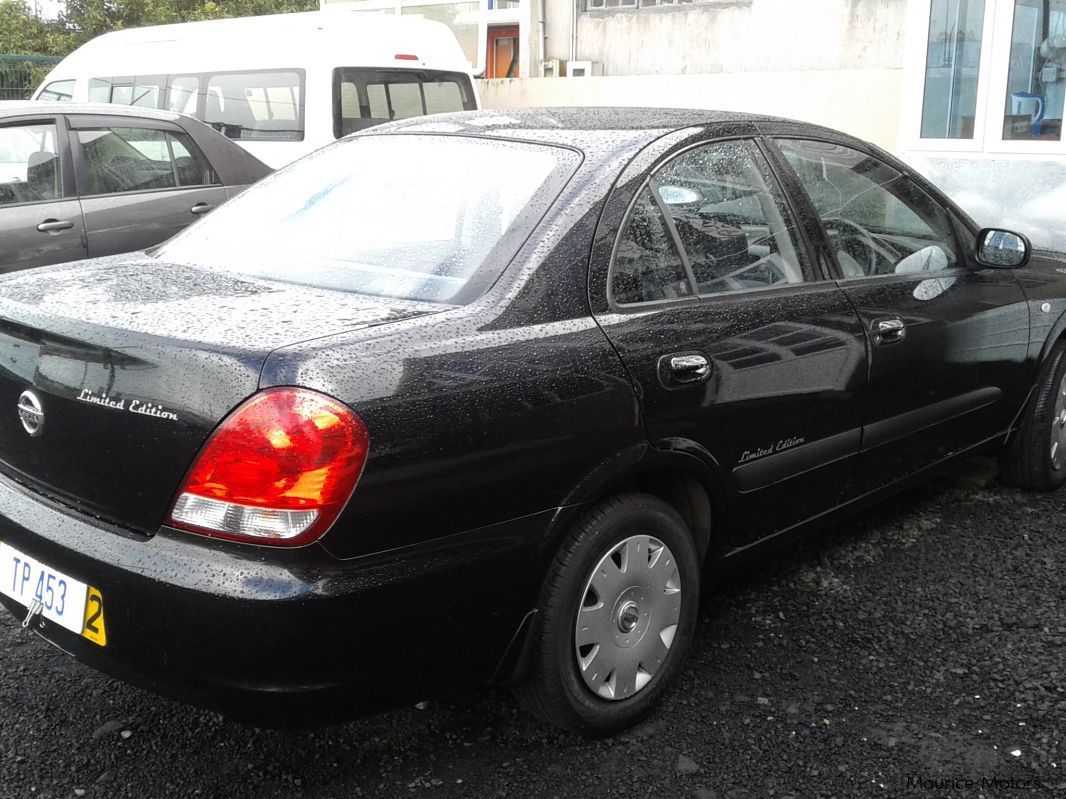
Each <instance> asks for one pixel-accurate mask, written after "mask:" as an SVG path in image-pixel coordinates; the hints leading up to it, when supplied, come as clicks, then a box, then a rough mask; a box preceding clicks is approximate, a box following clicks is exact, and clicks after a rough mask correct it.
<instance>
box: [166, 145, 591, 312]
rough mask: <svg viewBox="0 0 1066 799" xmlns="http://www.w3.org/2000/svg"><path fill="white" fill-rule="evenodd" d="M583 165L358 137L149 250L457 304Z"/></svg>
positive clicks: (537, 150) (566, 158) (295, 279)
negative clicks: (470, 286) (578, 167)
mask: <svg viewBox="0 0 1066 799" xmlns="http://www.w3.org/2000/svg"><path fill="white" fill-rule="evenodd" d="M578 160H579V157H578V156H577V154H576V153H574V152H573V151H570V150H567V149H563V148H559V147H551V146H544V145H536V144H528V143H520V142H506V141H499V140H495V139H485V138H473V137H461V136H438V135H402V134H401V135H384V136H379V135H370V136H359V137H355V138H351V139H346V140H343V141H340V142H338V143H337V144H335V145H332V146H330V147H326V148H324V149H322V150H320V151H318V152H316V153H313V154H312V155H310V156H308V157H306V158H304V159H301V160H300V161H298V162H297V163H295V164H293V165H291V166H289V167H288V168H286V169H283V170H281V171H280V172H277V173H275V174H274V175H271V176H270V177H268V178H266V179H264V180H263V181H261V182H260V183H258V184H257V185H256V186H254V187H252V188H251V189H249V190H248V191H246V192H245V193H244V194H242V195H241V196H239V197H237V198H236V199H234V200H233V201H231V202H229V203H226V204H225V205H224V206H222V207H221V208H219V209H218V210H217V211H215V212H213V213H212V214H211V215H210V216H208V217H207V218H205V219H204V220H203V221H202V222H200V223H198V224H196V225H193V226H191V227H190V228H188V229H187V230H186V231H184V232H183V233H181V234H179V235H178V236H176V237H175V238H173V239H171V240H170V241H168V242H167V243H166V244H164V245H163V246H161V247H160V248H158V249H157V250H156V251H155V252H154V255H155V257H156V258H158V259H160V260H164V261H168V262H171V263H179V264H189V265H194V266H199V267H204V268H208V269H211V270H217V271H226V272H236V273H240V274H245V275H250V276H254V277H261V278H266V279H270V280H280V281H285V282H290V283H300V284H305V285H312V286H316V287H321V288H331V289H340V290H344V291H352V292H358V293H361V294H373V295H379V296H385V297H397V298H401V299H411V300H422V301H428V302H441V303H448V302H459V301H461V300H460V299H457V298H458V297H459V295H460V292H462V291H463V289H464V288H465V287H466V286H467V285H468V284H471V283H472V282H473V281H474V280H475V278H479V277H487V279H488V280H492V279H494V278H495V277H496V276H498V274H499V272H500V271H501V270H502V269H503V268H504V267H505V266H506V265H507V262H508V261H509V260H510V259H511V257H513V255H514V253H515V252H516V251H517V249H518V247H519V246H520V244H521V242H522V241H523V240H524V239H525V237H526V236H527V235H528V234H529V232H530V231H531V230H532V228H533V226H534V225H535V224H536V223H537V221H538V220H539V219H540V217H541V216H542V215H543V213H544V211H545V209H546V208H547V206H548V204H550V203H551V202H552V200H553V199H554V197H555V195H556V194H557V193H558V191H559V190H560V189H561V187H562V185H563V184H564V183H565V181H566V180H567V179H568V178H569V176H570V175H571V174H572V172H573V170H574V169H575V168H576V166H577V163H578ZM486 273H487V274H486ZM485 282H486V281H485V280H480V279H479V280H478V283H479V285H480V284H483V283H485ZM468 294H469V292H466V293H464V294H463V297H466V296H467V295H468Z"/></svg>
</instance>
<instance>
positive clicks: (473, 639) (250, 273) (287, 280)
mask: <svg viewBox="0 0 1066 799" xmlns="http://www.w3.org/2000/svg"><path fill="white" fill-rule="evenodd" d="M1064 272H1066V260H1064V259H1063V258H1062V257H1055V256H1052V255H1051V254H1049V253H1037V252H1032V251H1031V247H1030V245H1029V243H1028V242H1027V241H1026V240H1025V239H1024V238H1022V237H1021V236H1018V235H1016V234H1013V233H1010V232H1008V231H1001V230H979V229H978V227H977V226H976V225H975V224H974V223H973V222H972V221H971V220H970V219H969V218H968V217H967V216H966V215H965V214H964V213H963V212H961V211H960V210H959V209H958V208H957V207H956V206H954V205H953V204H952V203H951V202H950V201H949V200H947V199H946V198H945V197H944V196H943V195H942V194H941V193H940V192H938V191H937V189H936V188H934V187H933V186H931V185H929V184H928V183H927V182H926V181H924V180H923V179H922V178H921V177H919V176H918V175H915V174H914V173H912V172H910V171H909V170H908V169H907V168H906V167H905V166H903V165H902V164H900V163H899V162H898V161H896V160H895V159H894V158H892V157H891V156H889V155H887V154H885V153H883V152H881V151H880V150H878V149H876V148H875V147H872V146H871V145H869V144H866V143H863V142H861V141H857V140H855V139H852V138H849V137H847V136H844V135H841V134H839V133H835V132H833V131H830V130H825V129H822V128H817V127H812V126H810V125H804V124H798V123H793V122H786V121H782V120H776V119H768V118H756V117H748V116H743V115H739V114H716V113H707V112H695V111H655V110H632V109H627V110H530V111H522V112H518V111H508V112H507V113H493V112H482V113H470V114H456V115H449V116H442V117H435V118H433V119H416V120H409V121H407V122H403V123H397V124H394V125H390V126H386V127H383V128H376V129H374V130H373V131H372V132H368V133H365V134H360V135H357V136H354V137H350V138H348V139H345V140H342V141H340V142H338V143H337V144H335V145H332V146H330V147H328V148H325V149H324V150H321V151H319V152H317V153H315V154H313V155H311V156H309V157H308V158H306V159H304V160H302V161H300V162H298V163H297V164H295V165H293V166H291V167H289V168H287V169H285V170H283V171H281V172H279V173H276V174H274V175H273V176H271V177H269V178H267V179H265V180H263V181H262V182H261V183H260V184H258V185H257V186H256V187H254V188H252V189H251V190H249V191H247V192H246V193H245V194H243V195H242V196H241V197H240V198H238V199H237V200H235V201H233V202H231V203H228V204H227V205H226V206H224V207H223V208H221V209H219V210H218V211H217V212H216V213H214V214H212V215H211V216H209V217H207V218H206V219H204V220H203V221H202V222H200V223H198V224H196V225H194V226H193V227H191V228H189V229H188V230H187V231H185V232H184V233H182V234H180V235H179V236H177V237H176V238H174V239H172V240H170V241H169V242H167V243H166V244H164V245H163V246H161V247H159V248H157V249H156V250H155V251H153V252H150V253H146V254H140V255H133V256H125V257H114V258H106V259H98V260H92V261H86V262H82V263H78V264H72V265H66V266H62V267H50V268H45V269H41V270H34V271H33V272H24V273H19V274H14V275H9V276H6V277H5V278H4V279H3V280H2V281H0V409H2V408H6V409H7V410H6V411H3V412H0V599H2V601H3V603H4V604H5V606H6V607H7V608H8V609H9V610H10V611H11V612H12V613H14V614H16V616H17V617H18V619H19V620H20V621H21V622H22V624H23V625H24V626H25V627H27V628H29V629H30V630H32V631H33V632H35V633H37V634H39V635H41V636H43V637H44V638H46V639H48V640H49V641H51V642H52V643H54V644H55V645H56V646H58V647H60V648H61V649H63V650H65V651H67V652H69V653H71V654H72V655H74V656H75V657H77V658H79V659H81V660H83V661H85V662H86V663H88V664H91V665H92V666H95V667H98V668H99V669H101V670H103V671H106V672H109V673H111V674H114V675H117V676H119V677H121V678H123V679H127V680H129V681H131V682H135V683H137V684H140V685H143V686H146V687H148V688H150V689H154V690H157V691H159V692H162V693H166V694H169V695H172V696H175V697H179V698H181V699H183V700H187V701H190V702H196V703H201V704H204V705H207V706H211V707H216V708H219V709H222V710H224V711H226V712H228V713H230V714H232V715H234V716H237V717H240V718H245V719H250V720H254V721H257V722H260V723H270V724H283V723H291V722H293V721H300V722H306V721H320V722H321V721H329V720H334V719H337V718H341V717H343V716H345V715H349V714H353V713H365V712H371V711H375V710H377V709H380V708H384V707H389V706H394V705H396V704H398V703H403V702H414V701H417V700H421V699H424V698H426V697H429V696H431V695H434V694H439V693H441V692H446V691H451V690H455V689H461V688H464V687H467V686H471V685H477V684H481V683H486V682H490V681H492V682H497V683H504V684H508V685H512V686H514V688H515V691H516V693H517V694H518V696H519V697H520V698H521V699H522V700H523V702H524V703H525V704H526V705H527V706H528V707H529V708H531V709H532V710H533V711H534V712H535V713H537V714H539V715H540V716H542V717H544V718H546V719H549V720H551V721H553V722H555V723H558V724H560V725H562V726H564V727H567V728H569V729H573V730H576V731H579V732H581V733H583V734H586V735H598V734H607V733H611V732H613V731H616V730H619V729H621V728H623V727H625V726H626V725H629V724H632V723H633V722H634V721H635V720H637V719H639V718H641V717H642V716H643V715H644V714H646V713H647V712H649V710H650V709H651V708H652V707H653V706H654V704H655V702H656V701H657V700H658V699H659V697H660V696H661V695H662V693H663V691H664V690H666V689H667V687H668V685H669V684H670V682H671V680H672V679H673V677H674V676H675V675H676V674H677V672H678V669H679V668H680V667H681V665H682V661H683V659H684V656H685V652H686V650H687V648H688V646H689V642H690V639H691V637H692V634H693V629H694V624H695V620H696V614H697V606H698V602H699V593H700V582H701V578H703V577H706V576H711V577H712V578H713V575H714V574H715V573H717V572H719V571H720V570H721V569H723V568H726V567H728V566H730V565H731V564H735V563H737V562H739V561H741V560H742V559H744V558H746V557H748V556H749V555H751V554H752V553H755V552H759V551H765V550H766V549H767V548H768V547H772V546H774V545H775V544H779V543H781V542H783V541H786V540H789V539H790V538H792V537H793V536H795V535H797V534H800V533H803V532H807V531H810V530H813V529H815V528H817V527H819V526H821V525H824V524H825V523H827V522H829V521H830V520H833V519H837V518H839V517H840V516H841V515H843V514H847V513H852V512H855V511H858V510H859V509H861V508H863V507H865V506H867V505H869V504H870V503H871V502H873V501H874V500H878V499H882V498H884V497H886V496H889V495H891V494H892V493H893V492H896V491H899V490H900V489H902V488H903V487H905V486H907V485H908V484H911V483H913V482H914V481H916V480H919V479H922V478H924V477H926V476H928V475H929V474H930V473H931V472H932V471H934V470H935V469H937V468H940V467H942V466H944V465H945V464H947V463H949V462H951V461H952V460H954V459H957V458H960V457H962V456H966V455H969V454H972V453H976V452H993V453H998V454H999V455H1000V457H1001V458H1002V462H1003V474H1004V476H1005V478H1006V479H1007V480H1009V481H1010V482H1011V483H1014V484H1018V485H1020V486H1026V487H1029V488H1033V489H1051V488H1055V487H1057V486H1058V485H1060V484H1061V483H1062V482H1063V480H1064V477H1066V452H1064V451H1063V450H1064V443H1066V358H1064V355H1066V344H1064V343H1063V340H1062V336H1063V334H1064V331H1066V277H1064V274H1063V273H1064ZM90 701H91V699H90V698H89V697H86V702H90Z"/></svg>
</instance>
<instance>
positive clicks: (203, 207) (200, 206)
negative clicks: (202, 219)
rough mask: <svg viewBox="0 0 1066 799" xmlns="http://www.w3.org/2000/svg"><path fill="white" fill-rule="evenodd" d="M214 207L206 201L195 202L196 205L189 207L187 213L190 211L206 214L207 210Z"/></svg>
mask: <svg viewBox="0 0 1066 799" xmlns="http://www.w3.org/2000/svg"><path fill="white" fill-rule="evenodd" d="M214 207H215V206H213V205H210V204H208V203H196V205H194V206H193V207H192V208H190V209H189V213H192V214H206V213H207V212H208V211H210V210H211V209H212V208H214Z"/></svg>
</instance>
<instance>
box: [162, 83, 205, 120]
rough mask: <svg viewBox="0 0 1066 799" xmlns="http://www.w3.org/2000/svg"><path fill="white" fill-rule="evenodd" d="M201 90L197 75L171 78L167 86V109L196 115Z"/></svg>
mask: <svg viewBox="0 0 1066 799" xmlns="http://www.w3.org/2000/svg"><path fill="white" fill-rule="evenodd" d="M199 92H200V79H199V78H198V77H196V76H195V75H182V76H181V77H177V78H171V79H170V85H169V86H168V87H167V110H168V111H175V112H177V113H179V114H189V115H190V116H195V115H196V100H197V95H198V94H199Z"/></svg>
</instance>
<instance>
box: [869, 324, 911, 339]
mask: <svg viewBox="0 0 1066 799" xmlns="http://www.w3.org/2000/svg"><path fill="white" fill-rule="evenodd" d="M906 336H907V326H906V325H905V324H903V320H902V319H878V320H877V321H876V322H874V342H875V343H877V344H894V343H895V342H897V341H903V339H904V338H906Z"/></svg>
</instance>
